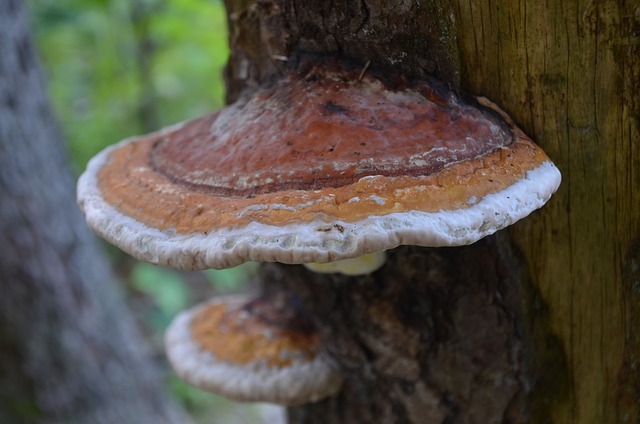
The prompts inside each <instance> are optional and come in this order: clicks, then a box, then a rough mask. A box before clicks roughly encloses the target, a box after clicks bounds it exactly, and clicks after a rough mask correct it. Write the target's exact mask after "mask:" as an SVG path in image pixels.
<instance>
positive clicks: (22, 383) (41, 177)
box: [0, 0, 188, 424]
mask: <svg viewBox="0 0 640 424" xmlns="http://www.w3.org/2000/svg"><path fill="white" fill-rule="evenodd" d="M113 279H114V278H113V275H112V274H111V272H110V270H109V267H108V264H107V263H106V262H105V260H104V259H103V258H102V256H101V252H100V251H99V250H98V249H97V246H96V244H95V241H94V239H93V237H92V236H91V235H90V233H89V231H88V230H87V228H86V227H85V225H84V220H83V219H82V217H81V215H80V213H79V211H78V209H77V207H76V205H75V196H74V183H73V181H72V179H71V177H70V175H69V172H68V168H67V162H66V158H65V157H64V154H63V153H62V143H61V136H60V133H59V131H58V128H57V127H56V124H55V119H54V117H53V115H52V112H51V109H50V107H49V105H48V103H47V99H46V95H45V87H44V85H43V80H42V75H41V72H40V68H39V64H38V60H37V57H36V53H35V50H34V46H33V44H32V40H31V37H30V35H29V29H28V26H27V19H26V16H25V10H24V5H23V3H22V2H21V1H19V0H0V422H1V423H12V424H21V423H61V424H62V423H64V424H68V423H87V424H89V423H91V424H95V423H105V424H107V423H109V424H111V423H181V424H182V423H185V422H188V418H186V417H185V416H184V415H183V414H182V413H181V412H180V410H179V409H177V408H176V406H175V405H174V404H173V403H171V402H170V401H168V399H167V398H166V397H165V395H164V394H163V386H162V384H160V383H161V382H160V379H159V377H160V375H159V374H158V372H157V370H156V369H155V368H154V365H153V363H152V362H151V361H150V357H149V352H147V351H146V350H145V348H144V347H143V345H144V342H143V340H141V338H140V335H138V334H137V331H136V330H135V327H134V322H133V319H132V317H131V316H130V315H129V314H128V312H127V310H126V309H125V307H124V303H123V300H122V299H121V298H120V297H119V296H118V294H117V293H116V292H115V286H114V285H113V284H112V283H113Z"/></svg>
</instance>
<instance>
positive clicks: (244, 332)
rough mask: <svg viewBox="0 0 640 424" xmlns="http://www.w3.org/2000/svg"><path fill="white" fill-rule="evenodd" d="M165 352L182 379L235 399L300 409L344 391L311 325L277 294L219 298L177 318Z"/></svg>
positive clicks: (336, 371) (166, 339)
mask: <svg viewBox="0 0 640 424" xmlns="http://www.w3.org/2000/svg"><path fill="white" fill-rule="evenodd" d="M165 346H166V351H167V356H168V357H169V361H170V362H171V364H172V366H173V368H174V370H175V371H176V373H177V374H178V375H179V376H180V377H181V378H183V379H184V380H185V381H187V382H188V383H190V384H192V385H194V386H196V387H199V388H201V389H203V390H207V391H211V392H214V393H217V394H220V395H223V396H226V397H228V398H230V399H234V400H237V401H257V402H271V403H277V404H282V405H289V406H291V405H299V404H305V403H311V402H316V401H319V400H321V399H324V398H326V397H328V396H331V395H333V394H335V393H336V392H337V391H338V390H339V389H340V387H341V385H342V377H341V375H340V373H339V372H338V370H336V369H335V368H334V367H332V366H331V364H330V363H329V362H328V361H327V360H326V359H324V358H323V357H322V355H321V354H320V353H319V352H318V347H319V340H318V335H317V334H316V332H315V330H314V328H313V326H312V325H311V323H310V322H308V321H306V320H305V319H304V316H302V315H301V314H300V311H299V310H298V309H297V308H295V305H293V304H292V302H291V299H288V298H286V296H282V295H276V296H273V295H271V296H270V295H265V296H262V297H259V298H257V299H254V300H252V301H248V300H246V299H244V298H243V297H238V296H225V297H219V298H215V299H213V300H210V301H208V302H205V303H203V304H201V305H199V306H196V307H195V308H192V309H190V310H187V311H185V312H182V313H181V314H180V315H178V316H177V317H176V318H175V319H174V321H173V322H172V323H171V325H170V326H169V328H168V329H167V333H166V337H165Z"/></svg>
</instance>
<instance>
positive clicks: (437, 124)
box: [78, 61, 560, 274]
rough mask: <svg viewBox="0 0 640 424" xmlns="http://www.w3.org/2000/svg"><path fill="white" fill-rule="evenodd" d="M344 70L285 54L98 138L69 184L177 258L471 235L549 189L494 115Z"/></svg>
mask: <svg viewBox="0 0 640 424" xmlns="http://www.w3.org/2000/svg"><path fill="white" fill-rule="evenodd" d="M359 74H360V70H359V69H353V68H350V67H349V66H346V65H340V64H336V63H333V62H330V61H327V62H326V63H324V64H315V65H309V64H307V65H304V66H300V67H299V68H298V69H295V70H292V71H290V72H289V73H288V74H287V75H286V76H284V77H283V78H282V79H280V80H279V81H278V82H276V83H274V84H272V85H271V86H269V87H266V88H261V89H259V90H258V91H257V92H256V93H255V94H254V95H253V96H252V97H250V98H245V99H242V100H240V101H238V102H236V103H235V104H232V105H230V106H227V107H225V108H223V109H222V110H219V111H217V112H214V113H211V114H209V115H207V116H204V117H201V118H198V119H195V120H192V121H189V122H186V123H182V124H178V125H174V126H172V127H169V128H166V129H163V130H161V131H159V132H156V133H152V134H149V135H145V136H141V137H134V138H130V139H127V140H124V141H122V142H120V143H119V144H116V145H114V146H112V147H109V148H107V149H106V150H104V151H103V152H101V153H99V154H98V155H97V156H96V157H95V158H94V159H93V160H92V161H91V162H90V163H89V165H88V167H87V170H86V171H85V173H84V174H83V175H82V176H81V178H80V180H79V183H78V202H79V205H80V206H81V208H82V209H83V210H84V212H85V214H86V218H87V221H88V223H89V225H90V227H91V228H92V229H93V230H94V231H96V232H97V233H98V234H99V235H101V236H102V237H104V238H105V239H107V240H108V241H110V242H112V243H114V244H116V245H117V246H119V247H120V248H121V249H123V250H125V251H126V252H128V253H130V254H131V255H133V256H135V257H136V258H138V259H141V260H144V261H148V262H152V263H156V264H162V265H167V266H171V267H175V268H181V269H189V270H196V269H206V268H226V267H232V266H235V265H238V264H240V263H243V262H245V261H263V262H271V261H276V262H282V263H289V264H296V263H303V264H306V263H327V262H334V261H339V260H343V259H349V258H357V257H360V256H362V255H365V254H367V253H372V252H383V251H385V250H387V249H391V248H394V247H397V246H399V245H419V246H432V247H436V246H456V245H464V244H470V243H473V242H475V241H477V240H479V239H480V238H482V237H485V236H487V235H489V234H492V233H494V232H495V231H497V230H499V229H501V228H504V227H506V226H508V225H510V224H512V223H514V222H516V221H517V220H519V219H521V218H523V217H525V216H526V215H528V214H529V213H531V212H532V211H534V210H535V209H537V208H540V207H541V206H542V205H543V204H544V203H545V202H547V200H548V199H549V198H550V196H551V195H552V194H553V193H554V192H555V190H556V189H557V188H558V186H559V184H560V173H559V171H558V169H557V168H556V167H555V166H554V165H553V163H552V162H551V161H550V160H549V158H548V157H547V155H546V154H545V153H544V152H543V151H542V150H541V149H540V148H539V147H537V146H536V145H535V144H534V143H533V142H532V141H531V140H530V139H529V138H527V137H526V136H525V135H524V134H523V133H522V132H521V131H520V130H518V129H517V128H516V127H515V126H514V125H513V124H512V123H511V122H510V121H509V120H508V119H507V120H505V119H504V118H503V117H502V116H501V115H500V113H496V111H494V110H491V109H490V108H486V107H483V106H481V105H480V104H479V103H478V102H477V101H476V100H475V99H472V98H468V99H463V98H462V96H459V95H457V94H454V93H452V92H450V91H449V90H447V89H446V87H444V86H443V85H442V84H439V83H437V82H427V81H410V80H408V79H406V78H404V77H402V76H398V75H386V74H381V73H376V72H374V71H368V72H367V73H366V74H364V75H359ZM379 257H380V256H378V258H379ZM365 262H366V261H365ZM368 262H369V263H371V262H372V261H371V260H369V261H368ZM373 263H375V266H378V267H379V266H380V265H381V262H380V260H377V261H373ZM348 266H350V267H351V270H350V271H348V272H350V273H351V274H358V273H366V272H370V271H371V270H373V269H375V266H374V267H369V268H365V269H363V270H359V269H358V267H357V266H356V267H355V270H354V267H353V263H351V264H349V265H348ZM320 268H321V269H322V268H323V267H322V266H320ZM325 270H326V268H325ZM328 271H330V272H331V271H341V268H340V263H338V266H337V267H333V268H332V267H330V268H329V269H328Z"/></svg>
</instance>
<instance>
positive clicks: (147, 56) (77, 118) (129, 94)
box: [30, 0, 278, 423]
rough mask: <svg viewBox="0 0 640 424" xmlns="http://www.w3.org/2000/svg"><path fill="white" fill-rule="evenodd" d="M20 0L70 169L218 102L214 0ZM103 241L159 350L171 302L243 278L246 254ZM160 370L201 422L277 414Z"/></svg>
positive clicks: (223, 37)
mask: <svg viewBox="0 0 640 424" xmlns="http://www.w3.org/2000/svg"><path fill="white" fill-rule="evenodd" d="M30 7H31V12H32V21H33V27H34V30H35V33H36V37H37V41H38V45H39V49H40V55H41V57H42V59H43V62H44V68H45V72H46V74H47V79H48V81H47V84H48V88H49V94H50V98H51V101H52V102H53V106H54V110H55V111H56V113H57V115H58V120H59V121H60V123H61V126H62V131H63V133H64V134H65V136H66V140H67V143H68V146H69V151H70V156H71V161H72V164H73V166H74V168H75V171H76V172H77V173H80V172H81V171H82V170H83V169H84V168H85V166H86V163H87V161H88V160H89V159H90V158H91V157H92V156H93V155H95V154H96V153H97V152H98V151H100V150H101V149H103V148H105V147H106V146H108V145H110V144H113V143H115V142H117V141H119V140H121V139H124V138H127V137H130V136H132V135H136V134H142V133H146V132H150V131H153V130H156V129H159V128H161V127H163V126H167V125H170V124H173V123H176V122H180V121H183V120H188V119H191V118H195V117H197V116H200V115H203V114H205V113H207V112H209V111H211V110H213V109H217V108H220V107H221V106H222V105H223V103H224V83H223V80H222V70H223V67H224V65H225V62H226V60H227V57H228V54H229V50H228V44H227V32H226V13H225V10H224V6H223V4H222V2H221V1H220V0H33V1H32V2H31V3H30ZM107 249H108V251H109V253H110V257H111V258H112V261H113V264H114V268H115V269H116V272H117V274H118V276H119V278H120V279H121V280H122V283H123V286H124V287H125V289H126V293H127V297H128V300H129V303H130V304H131V305H132V307H133V309H134V312H135V313H136V314H137V316H138V317H139V319H140V321H141V324H142V325H143V328H145V329H147V333H148V334H147V335H148V337H149V340H150V341H151V342H152V343H154V345H155V346H156V349H157V352H158V356H159V357H163V355H162V352H161V349H162V335H163V332H164V329H165V328H166V326H167V325H168V324H169V322H170V321H171V319H172V318H173V317H174V316H175V315H176V314H177V313H178V312H180V311H181V310H183V309H186V308H188V307H190V306H192V305H193V304H195V303H198V302H201V301H204V300H206V298H208V297H209V296H212V295H215V294H220V293H225V292H236V291H242V290H251V289H252V287H253V286H252V285H251V280H252V278H253V277H254V274H255V266H253V265H252V264H248V265H247V266H243V267H238V268H235V269H231V270H225V271H208V272H205V273H185V272H178V271H174V270H169V269H165V268H161V267H156V266H153V265H149V264H144V263H139V262H136V261H134V260H132V259H131V258H129V257H127V256H126V255H124V254H122V253H121V252H119V251H117V249H114V248H110V247H107ZM169 380H170V386H171V388H172V391H173V393H174V394H175V396H176V398H177V399H178V400H180V401H181V402H182V403H183V405H184V406H185V407H186V408H187V409H188V410H190V411H191V412H192V413H193V415H194V417H195V418H196V419H197V420H198V421H200V422H203V423H204V422H207V423H249V422H274V420H275V418H274V415H273V414H276V415H277V414H278V413H277V412H275V411H273V410H270V411H269V410H265V408H264V407H262V408H260V407H253V408H239V407H238V406H237V405H235V404H233V403H231V402H227V401H225V400H223V399H221V398H218V397H215V396H213V395H210V394H207V393H203V392H200V391H198V390H196V389H193V388H191V387H189V386H187V385H186V384H185V383H182V382H181V381H180V380H178V379H177V378H175V377H173V376H170V377H169ZM265 411H266V412H265ZM269 414H271V415H270V416H269Z"/></svg>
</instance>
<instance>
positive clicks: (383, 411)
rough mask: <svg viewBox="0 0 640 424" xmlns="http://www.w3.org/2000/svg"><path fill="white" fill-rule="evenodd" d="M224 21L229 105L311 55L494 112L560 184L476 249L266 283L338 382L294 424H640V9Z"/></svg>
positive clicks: (377, 4) (561, 5) (281, 0)
mask: <svg viewBox="0 0 640 424" xmlns="http://www.w3.org/2000/svg"><path fill="white" fill-rule="evenodd" d="M226 6H227V8H228V11H229V13H230V15H229V27H230V44H231V47H232V55H231V58H230V61H229V66H228V68H227V73H226V78H227V83H228V87H229V92H228V100H229V101H233V100H234V99H235V98H237V97H238V96H239V95H241V93H243V92H245V91H250V90H251V89H252V88H254V87H256V86H257V85H259V84H265V83H269V81H271V80H273V79H276V78H278V77H279V76H280V75H281V74H282V71H283V70H284V69H285V68H286V67H287V66H293V65H294V64H295V62H296V57H297V56H298V55H300V54H304V53H314V54H319V55H336V56H341V57H344V58H348V59H350V60H352V61H354V62H356V63H360V64H361V65H362V66H363V67H364V65H365V63H367V62H369V61H371V66H375V67H380V68H389V69H393V70H394V71H402V72H404V73H406V74H407V75H409V76H411V77H417V78H420V77H424V76H426V75H428V74H431V75H435V76H436V77H438V78H440V79H441V80H444V81H446V82H447V83H449V84H450V86H451V87H452V89H454V90H462V91H466V92H470V93H473V94H476V95H484V96H487V97H489V98H490V99H492V100H493V101H494V102H496V103H497V104H499V105H500V106H501V107H503V108H504V109H505V110H506V111H507V112H508V113H510V114H511V115H512V117H513V118H514V119H515V120H516V121H517V122H518V123H519V124H520V125H521V126H522V127H523V129H524V130H525V132H527V133H528V134H529V135H531V136H532V137H533V138H534V139H535V140H536V141H537V142H538V143H539V144H540V145H541V146H542V147H543V148H544V149H545V150H546V151H547V153H548V154H549V155H550V156H551V158H552V159H553V160H554V161H555V163H556V164H557V165H558V166H559V168H560V169H561V171H562V172H563V175H564V181H563V184H562V186H561V189H560V191H559V192H558V193H557V194H556V195H555V197H554V198H552V200H551V202H550V203H549V204H548V205H547V206H546V207H545V208H543V209H542V210H541V211H539V212H536V213H535V214H534V215H533V216H531V217H529V218H527V219H525V220H524V221H522V222H520V223H518V224H516V225H515V226H513V227H512V228H511V229H509V230H508V231H503V232H501V233H500V234H498V235H496V236H493V237H489V238H487V239H485V240H483V241H481V242H479V243H476V244H475V245H473V246H469V247H465V248H455V249H420V248H409V247H405V248H400V249H397V250H394V251H393V252H392V254H391V260H390V263H389V264H388V265H386V266H385V268H383V269H382V270H381V271H380V272H379V273H376V274H375V275H373V276H368V277H361V278H355V279H348V278H346V277H336V276H331V277H319V276H313V275H311V274H309V273H307V272H306V271H305V270H303V269H301V268H300V267H286V266H279V265H269V266H266V267H265V268H264V270H263V278H264V279H265V280H266V281H265V282H266V284H271V285H277V286H278V287H280V288H281V289H283V290H288V291H290V292H294V293H297V294H298V295H299V296H300V297H301V298H302V299H303V300H304V301H305V303H306V305H307V307H308V309H309V310H310V311H311V313H312V315H313V316H314V321H315V323H316V324H317V325H318V327H319V329H320V332H321V334H322V340H323V344H324V348H325V349H326V350H327V352H329V354H330V355H331V357H332V358H333V359H334V360H335V361H336V363H337V364H338V365H339V366H340V367H341V369H342V370H343V372H344V374H345V376H346V379H347V380H346V381H347V382H346V384H345V388H344V390H343V391H342V392H341V393H340V394H339V395H338V396H337V397H336V398H334V399H330V400H327V401H324V402H320V403H318V404H314V405H309V406H304V407H300V408H293V409H290V410H289V413H290V422H292V423H350V422H380V423H392V422H393V423H424V422H430V423H431V422H433V423H447V424H452V423H462V422H464V423H483V424H486V423H524V422H531V423H548V422H554V423H580V424H589V423H593V424H602V423H616V422H619V423H632V422H633V423H637V422H639V420H640V364H639V363H638V361H639V359H640V358H639V356H640V336H639V334H640V332H639V331H638V326H639V325H640V307H639V306H640V290H639V287H640V271H639V270H640V96H639V94H638V93H640V6H638V4H637V2H634V1H630V0H627V1H625V0H623V1H613V0H605V1H602V2H594V1H592V0H550V1H546V2H527V1H507V0H500V1H494V2H468V1H459V0H455V1H443V0H429V1H394V2H388V1H380V0H377V1H374V0H371V1H357V2H327V1H324V0H305V1H301V0H259V1H251V0H226ZM284 58H288V60H287V61H285V60H283V59H284Z"/></svg>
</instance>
